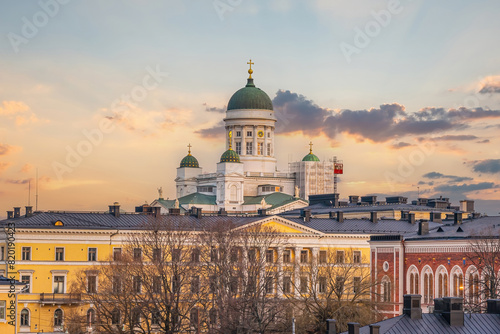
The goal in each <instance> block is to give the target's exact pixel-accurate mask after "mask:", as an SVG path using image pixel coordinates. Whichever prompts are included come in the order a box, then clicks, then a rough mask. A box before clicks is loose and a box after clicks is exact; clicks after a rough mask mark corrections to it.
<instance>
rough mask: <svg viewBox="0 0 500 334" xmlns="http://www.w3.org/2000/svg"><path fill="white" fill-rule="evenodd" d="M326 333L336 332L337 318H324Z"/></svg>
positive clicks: (334, 333) (333, 333) (335, 333)
mask: <svg viewBox="0 0 500 334" xmlns="http://www.w3.org/2000/svg"><path fill="white" fill-rule="evenodd" d="M326 334H337V320H335V319H328V320H326Z"/></svg>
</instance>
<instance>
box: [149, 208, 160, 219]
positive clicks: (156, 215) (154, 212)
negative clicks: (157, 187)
mask: <svg viewBox="0 0 500 334" xmlns="http://www.w3.org/2000/svg"><path fill="white" fill-rule="evenodd" d="M151 212H152V214H153V216H155V217H159V216H160V215H161V207H159V206H153V207H152V208H151Z"/></svg>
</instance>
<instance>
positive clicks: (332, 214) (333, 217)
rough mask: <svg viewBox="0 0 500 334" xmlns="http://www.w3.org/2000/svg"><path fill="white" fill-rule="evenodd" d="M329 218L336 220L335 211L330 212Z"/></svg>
mask: <svg viewBox="0 0 500 334" xmlns="http://www.w3.org/2000/svg"><path fill="white" fill-rule="evenodd" d="M328 218H330V219H335V211H330V212H328Z"/></svg>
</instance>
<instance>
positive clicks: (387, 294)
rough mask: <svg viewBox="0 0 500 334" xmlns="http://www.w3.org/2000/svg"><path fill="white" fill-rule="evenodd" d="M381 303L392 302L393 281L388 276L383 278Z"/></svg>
mask: <svg viewBox="0 0 500 334" xmlns="http://www.w3.org/2000/svg"><path fill="white" fill-rule="evenodd" d="M380 289H381V291H380V301H381V302H390V301H391V295H392V288H391V279H390V278H389V277H388V276H384V277H383V278H382V284H381V286H380Z"/></svg>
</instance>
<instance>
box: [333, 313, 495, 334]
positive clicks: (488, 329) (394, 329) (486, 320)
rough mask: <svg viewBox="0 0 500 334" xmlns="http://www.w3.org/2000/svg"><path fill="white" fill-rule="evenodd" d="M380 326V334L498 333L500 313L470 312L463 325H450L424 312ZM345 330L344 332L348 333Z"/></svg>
mask: <svg viewBox="0 0 500 334" xmlns="http://www.w3.org/2000/svg"><path fill="white" fill-rule="evenodd" d="M374 325H379V326H380V334H401V333H415V334H420V333H421V334H428V333H440V334H448V333H450V334H451V333H460V334H498V333H500V315H498V314H486V313H470V314H465V315H464V325H463V326H450V325H449V324H448V322H447V321H446V320H445V319H444V318H443V316H442V315H440V314H433V313H424V314H422V319H414V320H412V319H411V318H410V317H409V316H408V315H400V316H398V317H395V318H391V319H387V320H383V321H380V322H377V323H375V324H374ZM347 333H348V332H343V333H342V334H347ZM369 333H370V326H364V327H361V328H360V329H359V334H369Z"/></svg>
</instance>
